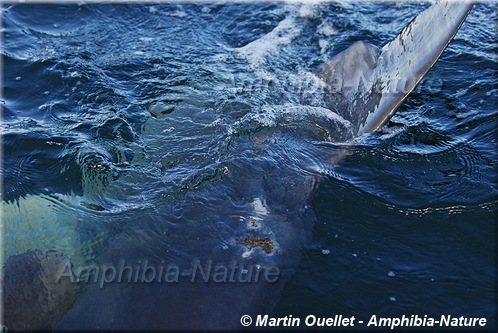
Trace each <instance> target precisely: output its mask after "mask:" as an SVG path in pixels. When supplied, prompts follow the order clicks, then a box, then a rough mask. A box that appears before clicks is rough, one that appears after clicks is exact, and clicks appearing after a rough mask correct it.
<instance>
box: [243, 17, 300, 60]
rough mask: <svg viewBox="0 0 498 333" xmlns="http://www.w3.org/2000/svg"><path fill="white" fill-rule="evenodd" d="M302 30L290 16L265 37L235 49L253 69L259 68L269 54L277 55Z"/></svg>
mask: <svg viewBox="0 0 498 333" xmlns="http://www.w3.org/2000/svg"><path fill="white" fill-rule="evenodd" d="M300 32H301V28H300V27H298V26H297V25H296V23H295V20H294V17H293V16H289V17H286V18H285V19H283V20H282V21H280V23H279V24H278V25H277V26H276V27H275V28H274V29H273V30H272V31H270V32H269V33H267V34H266V35H264V36H263V37H261V38H259V39H256V40H255V41H252V42H250V43H249V44H247V45H245V46H242V47H239V48H237V49H235V50H236V51H237V52H238V53H239V55H240V56H241V57H243V58H244V59H246V60H247V61H248V62H249V64H251V66H253V67H258V66H259V65H260V64H261V63H262V62H263V60H264V58H265V57H266V56H267V55H269V54H276V53H278V52H279V48H280V47H281V46H283V45H288V44H290V43H291V41H292V40H293V39H294V38H295V37H297V36H298V35H299V33H300Z"/></svg>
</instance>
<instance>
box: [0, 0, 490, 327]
mask: <svg viewBox="0 0 498 333" xmlns="http://www.w3.org/2000/svg"><path fill="white" fill-rule="evenodd" d="M427 7H428V4H424V3H408V2H406V3H405V2H396V3H394V2H393V3H390V2H371V3H369V2H356V1H339V2H324V3H314V4H313V3H307V4H299V3H283V2H275V3H273V2H254V3H204V2H199V3H186V2H177V3H158V4H152V3H143V4H140V3H133V4H98V5H97V4H84V3H72V4H41V5H37V4H2V21H3V28H2V38H3V40H2V66H3V71H2V80H3V82H2V88H3V95H2V100H1V105H2V109H3V115H2V139H3V147H2V152H3V168H2V180H3V191H2V194H3V202H2V205H3V206H2V209H3V217H2V218H3V219H2V229H3V242H2V247H3V251H4V253H3V256H4V258H3V260H4V261H5V260H6V259H7V258H8V257H9V256H11V255H14V254H19V253H22V252H25V251H27V250H29V249H33V248H38V249H42V250H45V251H47V250H50V249H55V250H58V251H61V252H63V253H65V254H66V255H68V256H69V257H70V258H71V261H72V262H73V265H74V266H75V267H77V266H78V265H82V264H85V263H89V262H92V261H96V260H97V261H98V258H99V257H100V256H101V255H102V253H106V251H108V249H109V248H112V244H114V243H113V242H114V241H115V240H116V239H119V238H120V237H123V235H126V236H128V237H131V238H132V239H133V237H136V239H137V243H139V242H140V241H143V239H149V238H147V237H150V235H154V237H152V238H151V239H153V240H147V242H146V243H145V242H144V247H147V251H148V252H150V253H151V254H152V253H154V251H155V245H154V246H153V245H151V244H156V243H155V242H159V243H160V244H162V245H161V246H163V245H164V244H167V246H168V248H169V247H171V248H172V249H174V250H175V251H178V252H179V253H182V256H199V257H202V256H203V254H209V253H210V252H209V251H211V248H212V247H213V246H216V247H220V248H227V247H230V246H233V239H234V237H239V236H240V233H241V232H243V231H241V230H239V229H238V228H239V225H240V221H245V220H247V219H249V218H253V219H256V220H258V219H262V220H264V219H265V218H268V217H267V215H270V216H273V218H274V220H276V221H280V222H288V223H287V224H288V225H290V227H287V226H285V227H281V228H280V227H275V228H280V229H276V230H273V229H271V228H270V230H265V231H264V232H266V234H264V235H265V236H268V235H269V236H268V237H270V236H275V235H277V236H281V235H289V234H294V233H295V234H298V233H301V232H302V233H303V234H306V235H307V236H306V235H305V236H302V237H297V236H296V237H294V236H292V237H294V238H296V239H297V240H296V251H298V250H299V251H298V252H299V253H302V255H300V256H299V255H295V256H294V254H293V258H294V259H295V258H297V262H298V265H297V269H296V271H295V273H294V274H293V275H292V276H291V277H290V278H289V280H288V281H287V283H286V285H285V287H284V289H283V291H282V292H281V293H280V294H279V295H278V296H277V299H276V306H275V309H274V312H273V315H274V316H280V317H283V316H289V315H292V316H294V317H300V318H304V317H306V316H307V315H309V314H313V315H316V316H320V317H333V316H334V315H343V316H347V317H350V316H355V317H356V318H361V319H363V320H365V321H366V320H368V318H370V316H371V315H374V314H375V315H378V316H387V317H396V316H398V317H399V316H402V315H407V316H409V315H415V314H417V315H420V316H423V315H428V316H434V317H439V316H441V315H454V316H466V317H484V318H486V319H487V321H488V324H487V326H486V327H485V328H487V329H491V328H493V327H496V312H497V306H496V304H497V287H496V284H497V275H496V262H497V258H496V256H497V248H496V242H497V232H496V222H497V219H496V204H497V193H498V192H497V183H496V171H497V170H496V162H497V153H496V144H497V120H498V117H497V104H496V97H497V94H498V89H497V86H496V79H497V77H498V76H497V74H498V73H497V68H498V66H497V62H498V60H497V51H498V47H497V42H496V26H497V23H498V21H497V14H496V4H494V3H491V2H483V3H477V4H476V5H475V6H474V9H473V10H472V12H471V13H470V14H469V16H468V18H467V20H466V22H465V23H464V24H463V26H462V27H461V30H460V31H459V33H458V34H457V35H456V37H455V39H454V41H453V42H452V43H451V44H450V45H449V46H448V48H447V49H446V51H445V52H444V53H443V55H442V57H441V59H440V60H439V61H438V62H437V63H436V65H435V66H434V68H433V69H432V70H431V71H430V72H429V73H428V74H427V76H426V77H425V79H424V80H423V81H422V82H421V84H420V85H419V87H417V89H416V90H415V91H414V92H413V93H412V94H411V95H410V97H409V98H408V99H407V100H406V101H405V102H404V103H403V104H402V106H401V107H400V108H399V110H398V112H397V114H396V115H395V116H394V117H393V118H392V119H391V121H390V122H389V123H388V124H387V125H386V126H385V127H384V128H383V129H382V130H381V131H379V132H378V133H374V134H372V135H369V136H367V137H364V138H363V139H362V140H361V141H358V142H354V143H351V142H345V143H344V142H333V139H334V133H335V132H334V129H336V128H337V126H335V125H334V126H331V124H335V121H336V120H335V119H334V117H333V116H332V115H331V113H330V112H328V110H327V108H326V105H323V96H322V95H321V94H320V87H319V85H317V83H316V81H314V79H313V78H314V71H315V70H316V68H317V67H318V66H319V65H320V64H322V63H324V62H326V61H327V60H329V59H330V58H331V57H332V56H333V55H334V54H337V53H339V52H340V51H342V50H344V49H345V48H346V47H348V46H349V45H351V44H352V43H354V42H355V41H358V40H365V41H367V42H369V43H372V44H374V45H377V46H382V45H384V44H386V43H387V42H389V41H390V40H392V39H393V38H394V37H395V36H396V35H397V34H398V33H399V32H400V31H401V29H402V28H403V27H404V26H405V25H406V24H408V23H409V22H410V20H411V19H412V18H413V17H415V16H416V15H417V14H418V13H420V12H421V11H422V10H423V9H425V8H427ZM338 156H339V157H341V158H339V157H338ZM287 224H285V223H281V225H287ZM262 232H263V231H262ZM292 237H291V236H289V238H290V239H291V240H289V242H291V241H293V240H292V239H293V238H292ZM159 238H160V240H158V239H159ZM274 245H275V246H276V247H278V243H275V244H274ZM282 245H284V244H283V243H282ZM164 246H166V245H164ZM159 247H160V246H159ZM277 250H278V249H277ZM291 252H292V253H294V252H293V251H291ZM277 262H278V259H277Z"/></svg>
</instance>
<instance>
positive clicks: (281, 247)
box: [56, 2, 472, 330]
mask: <svg viewBox="0 0 498 333" xmlns="http://www.w3.org/2000/svg"><path fill="white" fill-rule="evenodd" d="M471 8H472V5H471V4H467V3H459V2H441V3H437V4H434V5H433V6H431V7H430V8H429V9H427V10H426V11H424V12H422V13H421V14H420V15H419V16H418V17H417V18H415V19H414V20H413V21H412V22H411V23H410V24H409V25H408V26H407V27H406V28H405V29H404V30H403V31H402V32H401V34H400V35H398V37H396V38H395V39H394V40H393V41H392V42H391V43H388V44H387V45H386V46H384V47H383V48H382V49H378V48H376V47H375V46H372V45H370V44H368V43H365V42H357V43H355V44H353V45H352V46H351V47H350V48H348V49H346V50H345V51H343V52H342V53H340V54H338V55H337V56H335V57H334V58H333V59H331V60H330V61H329V62H327V63H326V64H324V65H323V66H321V67H320V68H318V70H317V71H316V77H315V78H316V79H317V80H318V82H319V86H320V87H322V88H323V91H322V92H323V93H324V95H323V96H321V97H320V98H321V99H322V100H323V102H324V104H322V105H319V106H316V105H313V102H309V101H308V102H306V103H305V104H307V105H302V106H299V107H296V106H292V105H283V106H282V112H281V113H280V116H279V118H278V119H276V120H275V119H269V121H272V122H274V123H276V124H277V126H273V127H271V128H263V129H261V128H258V130H257V131H254V132H251V133H240V134H239V135H232V136H231V137H230V139H229V140H227V143H226V147H225V151H224V159H223V160H222V161H216V163H213V165H215V166H214V167H212V166H210V167H211V168H212V170H211V171H212V172H210V173H207V176H206V174H204V175H205V176H204V177H203V178H200V179H195V180H194V183H192V184H190V188H189V190H188V191H179V192H178V193H177V194H175V196H174V198H173V199H171V200H170V201H167V200H165V201H167V204H165V207H162V208H163V209H164V211H163V212H161V211H158V209H156V208H155V207H159V206H158V205H157V203H155V204H154V205H152V206H153V208H151V209H138V210H136V211H133V212H131V213H130V214H129V216H128V217H127V221H132V222H133V223H123V226H122V227H121V230H120V233H119V234H118V235H117V236H115V237H113V238H112V239H111V240H109V242H108V243H106V244H105V246H102V248H100V249H98V250H96V252H98V256H97V257H96V258H93V259H95V260H94V261H93V262H92V263H91V264H89V263H88V262H85V261H84V260H79V264H78V265H77V266H76V265H75V266H74V267H70V266H68V265H67V262H66V261H65V262H64V263H65V265H66V266H64V267H63V269H62V270H59V271H58V277H59V278H64V279H74V278H73V276H72V274H70V273H69V272H70V270H71V269H72V270H73V272H74V273H75V275H76V279H79V283H81V284H82V290H81V292H80V293H79V294H78V296H77V298H76V300H75V302H74V305H73V307H72V308H71V309H70V310H69V311H68V312H67V314H66V315H65V316H64V318H63V319H62V320H61V321H60V322H59V323H58V324H57V326H56V329H60V330H64V329H70V330H73V329H74V330H78V329H195V328H197V329H234V328H241V324H240V318H241V316H243V315H251V316H252V315H257V314H261V313H270V311H271V309H272V307H273V305H274V304H275V302H276V301H277V300H278V295H279V294H280V292H281V290H282V288H283V286H284V284H285V282H286V280H287V279H288V277H289V276H291V275H292V274H293V272H294V270H295V269H296V267H297V266H298V264H299V261H300V259H301V254H302V251H303V248H305V246H306V245H307V244H309V242H310V240H311V235H312V230H313V222H314V218H315V217H314V213H313V210H312V209H311V200H312V198H313V193H314V191H315V190H316V188H317V185H318V183H319V181H320V179H319V176H317V174H316V173H315V172H313V170H312V169H313V167H314V163H313V162H311V163H309V161H306V159H305V158H303V156H307V151H308V150H309V147H311V146H312V145H314V142H313V140H319V139H321V140H326V141H334V142H339V143H348V142H352V141H353V140H356V139H358V137H360V136H361V135H363V134H366V133H370V132H372V131H375V130H377V129H378V128H380V127H381V126H382V125H383V124H385V123H386V122H387V121H388V119H389V118H390V117H391V116H392V115H393V114H394V112H395V110H396V109H397V107H398V106H399V105H400V104H401V103H402V102H403V100H404V99H405V98H406V96H407V95H408V94H409V93H410V92H411V91H412V90H413V89H414V88H415V86H416V84H417V83H418V82H420V80H421V79H422V77H423V76H424V75H425V74H426V73H427V71H428V70H429V69H430V68H431V67H432V65H433V64H434V63H435V61H436V60H437V59H438V57H439V56H440V54H441V53H442V52H443V50H444V48H445V47H446V46H447V45H448V43H449V42H450V41H451V39H452V38H453V36H454V35H455V34H456V32H457V31H458V29H459V27H460V25H461V24H462V22H463V21H464V20H465V17H466V15H467V14H468V12H469V11H470V10H471ZM289 26H290V23H289V19H284V20H283V21H282V22H281V24H279V25H278V26H277V27H276V28H275V29H274V30H273V31H271V32H269V33H268V34H267V35H272V34H273V35H275V36H277V37H278V36H280V37H278V38H279V39H276V40H277V41H278V43H282V44H285V43H287V42H288V41H287V40H286V39H285V33H287V34H290V35H293V34H294V33H295V32H294V31H293V30H292V29H289ZM429 30H430V32H429ZM433 30H437V31H438V32H439V33H438V34H432V32H433ZM282 36H283V37H282ZM264 38H265V37H263V39H264ZM273 40H275V39H273ZM253 46H254V44H253V45H251V44H248V45H246V46H243V47H241V48H239V49H238V50H237V51H238V52H240V54H242V55H245V56H246V58H247V60H248V63H249V65H255V64H257V63H258V61H260V57H259V55H258V54H257V53H255V51H254V48H253V49H251V47H253ZM401 81H402V82H404V83H407V82H408V83H407V84H404V85H403V89H402V90H399V89H397V86H396V87H395V86H394V84H397V83H399V82H401ZM325 106H326V107H325ZM262 111H263V113H264V111H265V110H262ZM303 111H306V112H304V113H303ZM169 112H171V110H170V109H169V108H168V107H167V106H164V105H163V104H157V105H155V106H154V107H153V108H152V111H151V113H152V115H153V116H154V117H161V116H162V115H163V114H167V113H169ZM286 113H292V114H301V116H302V117H303V118H302V121H301V122H300V123H299V122H296V119H295V117H293V118H292V121H291V122H289V121H288V120H287V119H286V117H285V114H286ZM317 113H318V114H319V116H317V115H316V114H317ZM324 114H325V115H326V116H325V117H324V116H323V115H324ZM264 116H265V115H263V117H264ZM241 121H243V119H242V120H241ZM310 124H312V125H311V126H310ZM148 125H149V126H150V128H149V129H147V128H145V129H144V132H146V131H151V132H152V131H154V130H155V129H156V128H155V124H154V123H153V120H152V121H151V123H149V124H148ZM145 127H147V126H145ZM324 133H325V134H326V135H325V136H326V138H324ZM144 135H145V134H144ZM166 135H167V134H166ZM276 150H278V151H284V152H285V154H273V153H272V152H274V151H276ZM296 152H299V153H300V154H297V153H296ZM347 154H349V152H348V151H347V150H346V149H337V150H335V151H333V152H330V156H325V157H323V159H324V160H326V161H329V162H330V163H337V162H338V161H339V160H340V159H341V158H343V157H344V156H346V155H347ZM296 156H299V157H296ZM172 163H173V162H172ZM275 165H279V168H275V167H274V166H275ZM99 166H100V164H98V165H97V167H96V169H97V170H93V169H92V170H87V172H97V173H99V174H100V175H101V174H104V173H105V172H106V168H105V166H103V165H102V167H99ZM296 166H298V167H296ZM307 169H308V170H309V172H307ZM206 177H207V178H210V177H211V178H212V179H215V180H216V181H210V180H212V179H206ZM88 192H89V191H88ZM86 195H88V193H86ZM78 200H79V199H78ZM80 201H83V202H84V203H86V202H87V201H85V200H82V199H81V200H80ZM85 207H86V208H87V209H91V210H94V211H98V212H100V211H102V212H103V213H105V210H106V207H103V206H100V205H94V204H91V203H86V204H85ZM162 208H161V209H162ZM166 210H167V212H166ZM161 218H164V219H165V220H166V221H161V222H164V223H161V224H160V225H158V223H157V220H158V219H161ZM61 272H62V273H61ZM74 282H76V281H74Z"/></svg>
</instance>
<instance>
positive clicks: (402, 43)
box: [318, 0, 473, 136]
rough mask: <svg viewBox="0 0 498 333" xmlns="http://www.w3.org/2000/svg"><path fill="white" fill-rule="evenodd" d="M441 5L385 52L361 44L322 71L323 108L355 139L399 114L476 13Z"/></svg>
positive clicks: (458, 4)
mask: <svg viewBox="0 0 498 333" xmlns="http://www.w3.org/2000/svg"><path fill="white" fill-rule="evenodd" d="M472 6H473V4H472V3H470V2H460V1H449V0H446V1H441V2H438V3H435V4H433V5H432V6H431V7H429V8H428V9H426V10H425V11H423V12H422V13H421V14H419V15H418V16H417V17H415V19H413V20H412V21H411V22H410V24H408V25H407V26H406V27H405V28H404V29H403V31H401V33H400V34H399V35H398V36H397V37H396V38H395V39H394V40H393V41H391V42H389V43H388V44H386V45H385V46H384V47H383V48H382V49H380V50H379V49H378V48H376V47H375V46H373V45H370V44H367V43H364V42H357V43H355V44H353V45H352V46H351V47H349V48H348V49H346V50H344V51H343V52H341V53H339V54H338V55H336V56H335V57H334V58H332V59H331V60H330V61H329V62H327V63H326V64H324V65H322V66H321V68H320V69H319V74H318V75H319V76H320V78H321V79H322V80H324V81H325V82H326V83H327V88H328V89H326V90H327V91H326V94H325V97H324V99H325V102H326V103H327V105H328V106H329V107H330V108H331V109H333V110H334V111H335V112H337V113H339V114H340V115H341V116H342V117H344V118H345V119H347V120H349V121H350V122H351V123H352V124H353V129H352V135H353V136H359V135H362V134H364V133H369V132H373V131H375V130H377V129H379V128H380V127H381V126H382V125H384V124H385V123H386V122H387V121H388V120H389V118H391V116H392V115H393V114H394V113H395V111H396V109H397V108H398V107H399V106H400V104H401V103H402V102H403V101H404V100H405V99H406V97H407V96H408V94H410V93H411V92H412V91H413V89H414V88H415V87H416V86H417V84H418V83H419V82H420V81H421V80H422V78H423V77H424V76H425V74H426V73H427V72H428V71H429V69H431V67H432V66H433V65H434V63H435V62H436V61H437V59H438V58H439V56H440V55H441V54H442V53H443V51H444V49H445V48H446V46H447V45H448V44H449V43H450V42H451V40H452V39H453V37H454V36H455V34H456V33H457V31H458V29H459V28H460V26H461V25H462V23H463V22H464V21H465V18H466V17H467V14H468V13H469V12H470V10H471V9H472Z"/></svg>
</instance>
